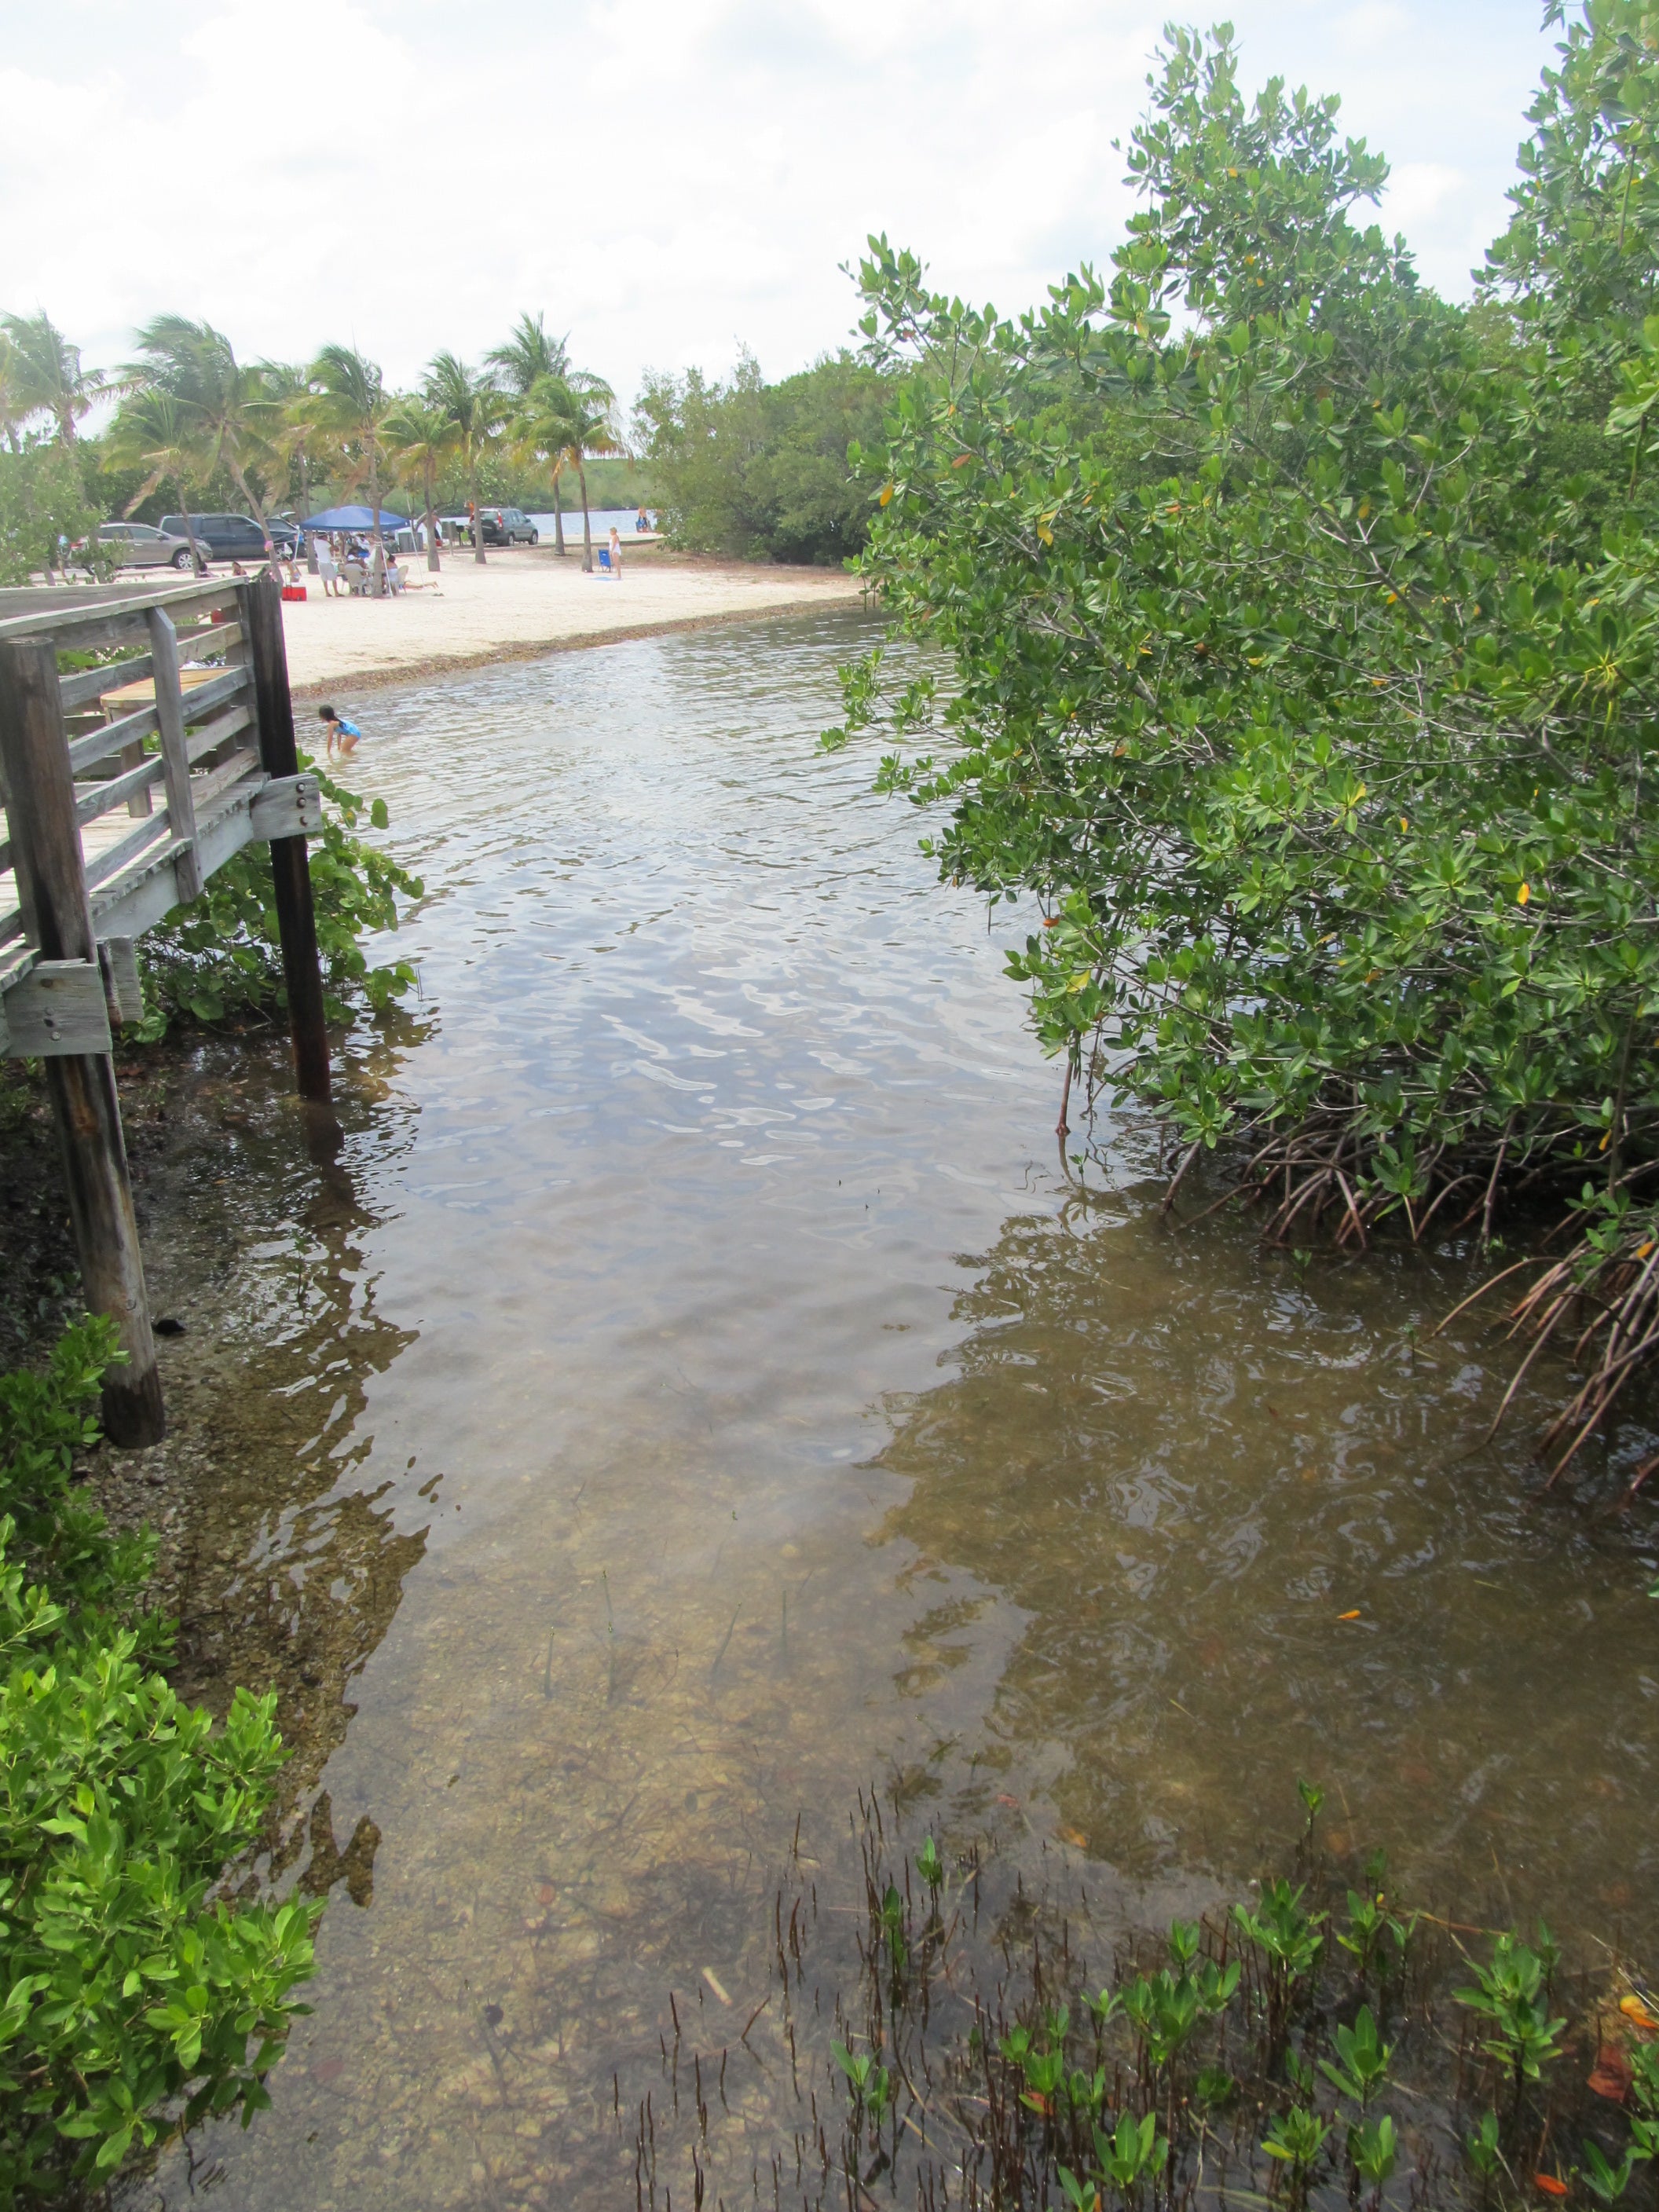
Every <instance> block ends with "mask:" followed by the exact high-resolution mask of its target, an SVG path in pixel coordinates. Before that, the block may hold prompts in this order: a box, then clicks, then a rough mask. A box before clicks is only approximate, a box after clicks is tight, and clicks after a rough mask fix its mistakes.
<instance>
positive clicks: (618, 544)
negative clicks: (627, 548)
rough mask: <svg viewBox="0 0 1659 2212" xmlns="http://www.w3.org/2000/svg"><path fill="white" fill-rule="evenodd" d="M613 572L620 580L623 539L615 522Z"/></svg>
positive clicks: (613, 530)
mask: <svg viewBox="0 0 1659 2212" xmlns="http://www.w3.org/2000/svg"><path fill="white" fill-rule="evenodd" d="M611 574H612V575H613V576H615V577H616V578H617V580H618V581H620V580H621V578H622V539H621V538H620V537H618V535H617V526H616V524H615V523H614V522H613V523H612V524H611Z"/></svg>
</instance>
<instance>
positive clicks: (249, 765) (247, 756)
mask: <svg viewBox="0 0 1659 2212" xmlns="http://www.w3.org/2000/svg"><path fill="white" fill-rule="evenodd" d="M245 775H257V776H258V778H259V781H260V782H261V784H263V783H264V780H265V777H264V769H261V767H260V766H259V756H258V753H257V752H255V751H254V750H253V748H252V745H244V746H242V747H241V749H240V750H239V751H237V752H234V753H232V754H231V756H230V757H229V759H228V760H222V761H221V762H220V763H219V765H218V767H217V768H214V769H209V770H208V772H207V774H206V775H196V776H192V777H191V790H192V791H193V792H194V793H195V795H196V811H197V818H198V819H199V818H200V816H201V811H202V809H203V808H204V806H205V805H207V803H208V801H209V800H210V799H216V798H217V797H218V796H219V793H221V792H222V791H228V790H229V788H230V787H231V785H232V784H233V783H240V781H241V780H242V778H243V777H244V776H245Z"/></svg>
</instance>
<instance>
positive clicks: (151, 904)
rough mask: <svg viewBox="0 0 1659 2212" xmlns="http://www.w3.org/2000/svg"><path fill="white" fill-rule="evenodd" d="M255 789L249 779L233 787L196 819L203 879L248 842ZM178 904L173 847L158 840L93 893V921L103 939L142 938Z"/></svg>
mask: <svg viewBox="0 0 1659 2212" xmlns="http://www.w3.org/2000/svg"><path fill="white" fill-rule="evenodd" d="M257 789H258V787H257V786H256V785H255V784H254V783H253V782H252V781H251V780H250V781H248V782H246V783H239V784H236V785H234V787H232V789H231V790H229V791H228V792H227V793H224V794H223V796H222V797H221V798H219V799H215V800H214V801H213V802H212V803H211V804H210V805H209V806H207V807H205V808H204V809H203V811H202V812H201V813H200V814H198V815H197V822H196V854H197V860H198V861H199V862H200V864H201V869H202V873H203V874H204V876H209V877H210V876H212V875H213V874H214V873H215V872H216V870H218V869H220V868H222V867H223V866H224V865H225V862H226V861H227V860H229V858H230V857H231V855H232V854H233V853H240V851H241V849H242V848H243V846H244V845H246V844H249V843H251V842H252V837H253V822H252V813H253V800H254V797H255V793H256V791H257ZM178 904H179V887H178V884H177V881H176V879H175V878H174V875H173V847H172V846H171V844H169V843H168V842H167V841H166V840H163V841H162V842H161V843H160V844H159V845H158V846H157V847H156V848H155V850H154V851H153V852H149V853H146V854H144V855H143V858H142V859H141V860H138V861H137V862H136V863H134V864H133V865H132V866H131V867H129V868H128V869H127V870H126V871H125V873H123V874H122V876H121V877H120V878H118V880H114V881H112V882H109V883H106V884H103V885H101V886H100V887H99V888H98V889H96V890H94V893H93V900H92V913H93V920H94V922H95V923H96V925H97V927H98V929H99V931H100V933H102V934H103V935H105V936H107V937H142V936H143V934H144V933H145V931H146V930H149V929H154V928H155V925H156V924H157V922H159V921H164V920H165V919H166V917H167V915H169V914H171V913H172V911H173V908H174V907H176V906H177V905H178Z"/></svg>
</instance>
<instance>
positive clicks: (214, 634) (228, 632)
mask: <svg viewBox="0 0 1659 2212" xmlns="http://www.w3.org/2000/svg"><path fill="white" fill-rule="evenodd" d="M241 641H242V625H241V624H240V623H234V622H228V623H198V624H197V627H196V628H195V629H181V630H180V631H179V650H180V652H182V653H183V654H184V656H185V659H187V660H199V659H201V657H202V655H203V654H204V653H215V654H217V653H234V651H235V650H236V648H237V647H238V646H239V645H240V643H241Z"/></svg>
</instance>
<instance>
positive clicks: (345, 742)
mask: <svg viewBox="0 0 1659 2212" xmlns="http://www.w3.org/2000/svg"><path fill="white" fill-rule="evenodd" d="M317 712H318V714H319V716H320V717H321V719H322V720H323V721H325V723H326V724H327V725H328V752H327V757H328V758H329V759H330V760H332V759H333V757H334V748H335V746H336V745H338V746H339V748H340V758H341V759H342V760H344V759H345V758H346V757H347V756H348V754H350V753H354V752H356V750H357V740H358V738H361V737H362V734H363V733H362V731H361V730H360V729H359V728H358V727H357V725H356V723H355V722H349V721H348V720H346V718H345V716H344V715H343V714H336V713H335V711H334V709H333V708H332V707H319V708H318V709H317Z"/></svg>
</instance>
